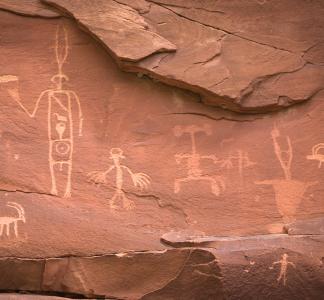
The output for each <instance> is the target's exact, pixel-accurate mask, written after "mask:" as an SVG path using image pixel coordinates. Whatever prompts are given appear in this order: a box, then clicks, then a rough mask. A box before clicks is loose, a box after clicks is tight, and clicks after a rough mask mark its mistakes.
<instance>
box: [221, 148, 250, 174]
mask: <svg viewBox="0 0 324 300" xmlns="http://www.w3.org/2000/svg"><path fill="white" fill-rule="evenodd" d="M235 161H236V162H237V169H238V172H239V174H240V176H242V175H243V169H244V168H247V167H251V166H254V165H256V163H255V162H252V161H251V160H250V159H249V156H248V154H247V153H246V152H244V151H242V150H236V152H235V153H234V154H230V155H229V156H228V158H227V159H224V160H223V161H222V163H221V167H224V168H226V169H232V168H234V163H235Z"/></svg>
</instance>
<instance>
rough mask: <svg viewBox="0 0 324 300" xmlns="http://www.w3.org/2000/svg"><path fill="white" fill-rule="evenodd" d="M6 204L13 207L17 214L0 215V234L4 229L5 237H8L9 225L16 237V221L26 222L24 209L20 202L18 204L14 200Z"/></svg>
mask: <svg viewBox="0 0 324 300" xmlns="http://www.w3.org/2000/svg"><path fill="white" fill-rule="evenodd" d="M7 206H8V207H11V208H13V209H15V210H16V212H17V215H16V216H0V236H2V235H3V232H4V230H5V233H6V235H7V237H9V236H10V227H12V228H13V230H14V233H15V236H16V237H18V222H19V221H21V222H23V223H26V218H25V210H24V208H23V207H22V206H21V205H20V204H18V203H16V202H8V203H7ZM11 225H12V226H11Z"/></svg>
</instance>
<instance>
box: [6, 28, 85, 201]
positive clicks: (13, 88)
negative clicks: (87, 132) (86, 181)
mask: <svg viewBox="0 0 324 300" xmlns="http://www.w3.org/2000/svg"><path fill="white" fill-rule="evenodd" d="M68 50H69V47H68V34H67V31H66V29H65V28H64V27H62V26H58V27H57V31H56V36H55V58H56V63H57V66H58V72H57V74H56V75H54V76H53V77H52V78H51V81H52V82H53V83H54V84H55V87H54V88H53V89H47V90H44V91H43V92H41V94H40V95H39V97H38V99H37V100H36V104H35V106H34V109H33V111H32V112H30V111H29V110H28V109H27V108H26V107H25V105H24V104H23V102H22V100H21V98H20V95H19V91H18V81H19V78H18V77H17V76H13V75H3V76H0V83H2V84H5V83H6V84H7V85H8V86H7V90H8V93H9V95H10V96H11V97H12V99H13V100H15V101H16V103H17V104H18V105H19V106H20V107H21V109H22V110H23V111H24V112H25V113H26V114H27V115H28V116H29V117H30V118H34V117H35V115H36V113H37V111H38V109H39V105H40V103H41V102H42V101H44V100H45V101H47V103H48V111H47V116H48V117H47V119H48V120H47V123H48V141H49V157H48V161H49V169H50V175H51V185H52V187H51V194H53V195H58V188H57V179H58V176H59V175H60V174H61V173H64V174H61V175H62V176H63V175H66V184H65V189H64V198H69V197H71V176H72V155H73V148H74V126H73V125H74V124H73V105H76V106H77V109H78V117H79V136H82V123H83V117H82V110H81V104H80V100H79V97H78V96H77V94H76V93H75V92H74V91H72V90H66V89H64V88H63V83H64V81H68V80H69V78H68V76H67V75H65V74H64V73H63V71H62V68H63V65H64V63H65V62H66V59H67V56H68ZM57 166H58V167H59V169H58V170H57ZM63 166H65V167H66V170H65V171H64V172H62V171H63ZM64 177H65V176H64Z"/></svg>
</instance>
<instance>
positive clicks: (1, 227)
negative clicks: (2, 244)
mask: <svg viewBox="0 0 324 300" xmlns="http://www.w3.org/2000/svg"><path fill="white" fill-rule="evenodd" d="M3 227H4V225H3V224H1V225H0V236H2V233H3Z"/></svg>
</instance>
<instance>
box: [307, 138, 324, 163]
mask: <svg viewBox="0 0 324 300" xmlns="http://www.w3.org/2000/svg"><path fill="white" fill-rule="evenodd" d="M322 149H324V143H320V144H317V145H315V146H314V147H313V148H312V154H311V155H307V157H306V158H307V159H310V160H318V162H319V163H318V167H319V168H320V167H322V163H323V162H324V150H323V153H322V154H321V153H320V151H321V150H322Z"/></svg>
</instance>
